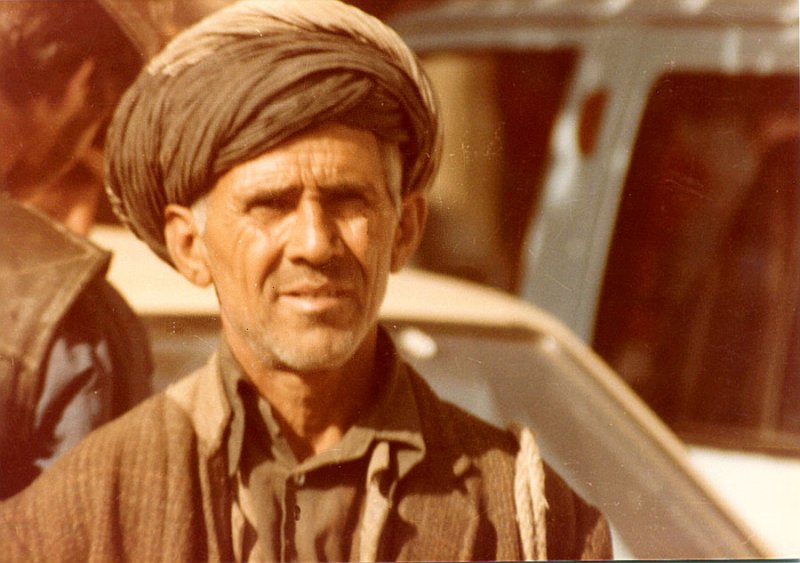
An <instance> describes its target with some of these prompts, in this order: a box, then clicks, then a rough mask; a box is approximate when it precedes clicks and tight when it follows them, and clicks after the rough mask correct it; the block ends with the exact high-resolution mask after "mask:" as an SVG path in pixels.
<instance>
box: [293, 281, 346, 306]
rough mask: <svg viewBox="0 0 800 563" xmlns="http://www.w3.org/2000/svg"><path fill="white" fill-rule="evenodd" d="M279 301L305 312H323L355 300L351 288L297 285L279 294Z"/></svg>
mask: <svg viewBox="0 0 800 563" xmlns="http://www.w3.org/2000/svg"><path fill="white" fill-rule="evenodd" d="M278 295H279V299H280V300H281V301H283V302H284V303H287V304H289V305H291V306H292V307H295V308H297V309H300V310H302V311H304V312H309V313H316V312H323V311H325V310H328V309H332V308H334V307H340V306H341V305H342V304H343V302H344V301H347V300H350V299H353V297H354V291H353V290H352V288H350V287H344V286H340V285H336V284H329V283H326V284H322V285H317V284H309V285H297V286H294V287H290V288H286V289H282V290H280V291H279V292H278Z"/></svg>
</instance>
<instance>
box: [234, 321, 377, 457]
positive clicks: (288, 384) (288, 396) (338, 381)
mask: <svg viewBox="0 0 800 563" xmlns="http://www.w3.org/2000/svg"><path fill="white" fill-rule="evenodd" d="M376 342H377V331H373V332H372V333H370V334H369V335H368V336H367V338H365V340H364V342H362V344H361V346H360V347H359V348H358V350H357V351H356V353H355V354H354V355H353V357H352V358H351V359H350V360H349V361H347V362H346V363H345V364H344V365H343V366H342V367H340V368H337V369H332V370H322V371H315V372H306V373H298V372H294V371H292V370H289V369H279V368H275V367H273V366H264V365H263V364H262V363H261V362H259V361H258V359H257V358H255V357H253V356H251V354H250V350H249V349H246V348H245V349H242V348H239V347H236V346H235V345H233V344H232V343H230V342H229V345H230V346H231V351H232V352H233V355H234V357H236V359H237V361H238V362H239V363H240V365H241V366H242V368H243V369H244V371H245V373H246V374H247V376H248V378H249V379H250V380H251V382H252V383H253V385H255V387H256V389H258V392H259V393H260V394H261V396H262V397H264V398H265V399H266V400H267V401H268V402H269V404H270V406H271V407H272V412H273V415H274V416H275V419H276V420H277V422H278V424H279V426H280V428H281V431H282V432H283V434H284V436H285V437H286V440H287V441H288V443H289V446H290V447H291V448H292V451H293V452H294V454H295V457H297V459H298V460H300V461H302V460H303V459H306V458H308V457H311V456H313V455H316V454H318V453H320V452H322V451H324V450H327V449H329V448H331V447H333V446H334V445H336V444H337V443H338V442H339V441H340V440H341V438H342V437H343V436H344V434H345V432H347V430H348V429H349V428H350V426H352V424H353V423H354V422H355V421H356V420H357V418H358V417H359V416H360V415H361V414H362V413H363V412H364V410H365V409H366V406H367V405H369V404H371V402H372V401H371V400H372V398H373V397H374V395H375V393H376V391H377V385H376V383H377V382H376V378H375V377H374V373H373V372H374V368H375V357H376Z"/></svg>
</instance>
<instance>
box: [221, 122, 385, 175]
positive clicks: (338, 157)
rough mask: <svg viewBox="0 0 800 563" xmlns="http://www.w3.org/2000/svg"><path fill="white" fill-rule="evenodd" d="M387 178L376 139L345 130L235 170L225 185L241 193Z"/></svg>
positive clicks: (322, 133)
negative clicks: (241, 190) (262, 189)
mask: <svg viewBox="0 0 800 563" xmlns="http://www.w3.org/2000/svg"><path fill="white" fill-rule="evenodd" d="M384 178H385V172H384V169H383V162H382V159H381V151H380V149H379V144H378V141H377V138H376V137H375V135H374V134H373V133H371V132H369V131H364V130H361V129H355V128H352V127H348V126H344V125H338V124H337V125H324V126H321V127H318V128H314V129H312V130H310V131H308V132H306V133H303V134H301V135H296V136H294V137H292V138H291V139H289V140H287V141H285V142H283V143H281V144H280V145H278V146H276V147H273V148H272V149H269V150H267V151H265V152H263V153H262V154H261V155H259V156H257V157H255V158H252V159H250V160H247V161H245V162H242V163H240V164H238V165H236V166H234V167H233V168H232V169H231V170H229V171H228V172H227V173H225V174H224V175H223V177H222V179H221V181H225V182H235V183H236V184H237V185H240V186H241V187H242V188H248V187H253V188H257V187H263V188H264V189H284V188H289V187H300V186H305V185H319V186H320V187H336V186H349V187H357V186H363V187H365V188H369V187H370V186H373V185H375V184H383V181H384Z"/></svg>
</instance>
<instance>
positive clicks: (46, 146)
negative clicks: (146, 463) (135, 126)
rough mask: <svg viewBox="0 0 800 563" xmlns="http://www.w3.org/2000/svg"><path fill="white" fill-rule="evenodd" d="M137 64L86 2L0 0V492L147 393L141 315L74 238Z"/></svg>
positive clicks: (90, 208)
mask: <svg viewBox="0 0 800 563" xmlns="http://www.w3.org/2000/svg"><path fill="white" fill-rule="evenodd" d="M141 65H142V57H141V55H140V54H139V52H138V50H137V49H136V48H135V47H134V45H133V44H132V43H131V41H130V40H129V39H128V38H127V36H126V35H125V34H123V32H122V31H121V30H120V29H119V28H118V27H117V26H116V24H115V23H114V20H113V19H111V17H110V16H109V14H108V13H106V11H105V10H104V9H103V8H101V7H100V5H99V4H97V3H96V2H94V0H92V1H91V2H87V1H72V2H63V3H55V2H0V77H1V78H0V146H2V147H3V148H2V151H0V272H1V274H0V297H1V298H0V321H1V322H2V326H3V330H2V333H1V334H0V499H3V498H6V497H9V496H11V495H13V494H15V493H16V492H18V491H19V490H21V489H22V488H24V487H25V486H26V485H27V484H28V483H29V482H30V481H32V480H33V479H34V478H35V477H36V475H38V474H39V472H41V470H42V469H44V468H45V467H47V466H48V465H49V464H50V463H52V461H53V460H54V459H56V458H57V457H58V456H60V455H61V454H63V453H64V452H65V451H66V450H68V449H69V448H70V447H72V446H73V445H74V444H75V443H77V442H78V441H79V440H80V439H81V438H82V437H83V436H85V435H86V434H88V433H89V431H91V430H92V429H94V428H96V427H97V426H99V425H101V424H103V423H104V422H106V421H107V420H109V419H110V418H112V417H113V416H115V415H117V414H120V413H121V412H123V411H124V410H126V409H127V408H128V407H130V406H131V405H132V404H134V403H135V402H137V401H138V400H140V399H142V398H144V397H145V396H146V394H147V393H148V391H149V388H148V386H149V377H150V375H149V374H150V356H149V351H148V348H147V342H146V335H145V333H144V330H143V327H141V326H140V324H139V323H138V321H137V320H136V318H135V317H134V315H133V313H132V311H131V310H130V308H129V307H128V306H127V304H126V303H125V302H124V301H123V300H122V298H121V297H120V296H119V294H118V293H116V291H115V290H114V289H113V288H112V287H111V286H110V285H109V284H108V283H107V282H106V281H105V279H104V272H105V270H106V268H107V266H108V262H109V258H110V257H109V255H108V253H106V252H104V251H101V250H100V249H98V248H96V247H95V246H93V245H92V244H90V243H89V242H88V240H86V239H85V238H84V237H83V236H82V235H85V234H86V233H87V232H88V230H89V228H90V227H91V225H92V223H93V220H94V213H95V210H96V208H97V205H98V201H99V198H100V195H101V194H102V182H101V181H100V180H99V179H98V178H97V177H96V175H95V173H94V172H93V170H94V169H96V168H97V166H96V165H95V164H94V163H95V162H97V160H98V154H99V149H97V145H98V143H97V138H98V134H99V132H100V131H101V130H102V129H103V127H104V126H105V124H106V123H107V122H108V120H109V119H110V117H111V113H112V110H113V107H114V104H115V103H116V102H117V100H118V99H119V97H120V96H121V95H122V93H123V92H124V90H125V88H126V87H127V86H128V85H129V84H130V82H132V81H133V79H134V78H135V77H136V74H137V73H138V71H139V69H140V68H141ZM99 159H100V162H101V163H102V155H101V154H99Z"/></svg>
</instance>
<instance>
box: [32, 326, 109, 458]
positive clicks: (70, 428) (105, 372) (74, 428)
mask: <svg viewBox="0 0 800 563" xmlns="http://www.w3.org/2000/svg"><path fill="white" fill-rule="evenodd" d="M92 332H95V331H93V330H91V329H87V327H85V326H80V323H78V322H75V320H74V319H72V318H69V317H68V318H66V319H65V321H64V322H63V323H62V325H61V326H60V327H59V329H58V331H57V333H56V336H55V338H54V341H53V344H52V346H51V348H50V352H49V355H48V358H47V362H46V365H45V367H44V370H45V375H44V383H43V388H42V393H41V396H40V397H41V398H40V400H39V402H38V404H37V405H36V412H35V418H34V440H35V444H34V452H35V454H34V456H33V465H34V466H35V468H36V472H40V471H42V470H44V469H45V468H47V467H48V466H49V465H50V464H51V463H52V462H53V461H54V460H55V459H57V458H58V457H59V456H61V455H63V454H64V453H65V452H66V451H67V450H69V449H70V448H72V447H73V446H75V445H76V444H77V443H78V442H80V441H81V440H82V439H83V438H84V437H85V436H86V435H87V434H88V433H89V432H91V431H92V430H94V429H95V428H97V427H99V426H100V425H102V424H104V423H105V422H107V421H108V420H110V418H111V412H112V410H111V407H112V400H113V388H112V383H113V380H112V375H111V374H112V365H111V356H110V352H109V346H108V342H107V341H106V339H105V338H104V337H103V336H101V335H97V334H91V333H92Z"/></svg>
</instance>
